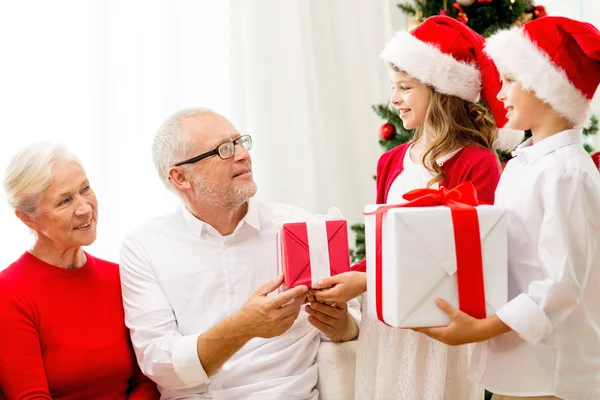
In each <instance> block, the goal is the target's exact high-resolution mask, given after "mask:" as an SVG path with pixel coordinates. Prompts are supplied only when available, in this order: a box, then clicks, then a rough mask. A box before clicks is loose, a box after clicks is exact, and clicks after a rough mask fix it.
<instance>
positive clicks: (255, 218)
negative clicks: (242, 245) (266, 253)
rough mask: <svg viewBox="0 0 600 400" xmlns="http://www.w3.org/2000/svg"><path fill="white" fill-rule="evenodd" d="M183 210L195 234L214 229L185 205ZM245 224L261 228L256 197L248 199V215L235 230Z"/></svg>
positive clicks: (184, 216)
mask: <svg viewBox="0 0 600 400" xmlns="http://www.w3.org/2000/svg"><path fill="white" fill-rule="evenodd" d="M181 211H182V213H183V219H184V220H185V222H186V224H187V225H188V227H189V228H190V230H191V231H192V233H193V234H194V235H195V236H197V237H201V236H202V234H204V233H206V232H207V230H208V229H209V228H210V229H213V228H212V227H211V226H210V225H209V224H207V223H206V222H204V221H202V220H201V219H198V218H196V216H194V214H192V213H191V212H190V210H188V209H187V207H186V206H185V205H182V206H181ZM244 224H248V225H249V226H251V227H253V228H254V229H256V230H260V220H259V215H258V204H257V201H256V199H255V198H254V197H252V198H251V199H250V200H248V211H247V212H246V215H245V216H244V218H242V220H241V221H240V223H239V224H238V226H237V227H236V228H235V231H237V230H238V229H239V228H240V227H241V226H242V225H244ZM235 231H234V232H235Z"/></svg>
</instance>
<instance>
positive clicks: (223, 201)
mask: <svg viewBox="0 0 600 400" xmlns="http://www.w3.org/2000/svg"><path fill="white" fill-rule="evenodd" d="M256 192H257V187H256V183H254V181H251V182H247V183H246V184H244V185H234V184H233V182H231V181H230V182H229V183H228V184H226V185H224V184H221V183H217V182H210V183H209V182H206V181H205V180H204V179H202V178H201V177H199V176H194V188H193V193H194V198H195V199H196V201H198V203H199V204H202V205H203V206H205V207H208V208H211V209H215V208H226V209H230V208H235V207H238V206H240V205H242V204H244V203H245V202H247V201H248V200H250V198H251V197H252V196H254V195H255V194H256Z"/></svg>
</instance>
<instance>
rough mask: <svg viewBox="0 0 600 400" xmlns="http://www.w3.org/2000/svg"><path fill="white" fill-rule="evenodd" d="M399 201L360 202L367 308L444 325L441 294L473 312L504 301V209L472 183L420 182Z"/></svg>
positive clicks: (417, 323)
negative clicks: (424, 185) (481, 197)
mask: <svg viewBox="0 0 600 400" xmlns="http://www.w3.org/2000/svg"><path fill="white" fill-rule="evenodd" d="M404 198H405V200H407V202H406V203H404V204H398V205H370V206H366V207H365V235H366V259H367V288H368V290H367V305H368V307H367V308H368V313H369V315H371V316H373V317H375V318H377V319H379V320H380V321H382V322H384V323H386V324H387V325H389V326H393V327H397V328H415V327H429V326H445V325H447V324H448V323H449V322H450V320H449V318H448V316H447V315H446V314H445V313H444V312H443V311H441V310H440V309H439V308H438V307H437V306H436V304H435V299H436V298H442V299H444V300H446V301H448V302H449V303H450V304H452V305H453V306H454V307H457V308H459V309H461V310H462V311H464V312H466V313H467V314H469V315H471V316H473V317H475V318H485V317H486V316H489V315H492V314H494V313H495V312H496V310H498V309H499V308H500V307H501V306H503V305H504V304H505V303H506V302H507V279H508V277H507V257H508V255H507V230H506V219H505V212H506V211H505V210H504V209H501V208H497V207H493V206H486V205H478V202H477V195H476V191H475V188H474V187H473V185H472V184H471V183H464V184H462V185H459V186H458V187H456V188H454V189H452V190H447V189H445V188H441V189H439V190H434V189H419V190H415V191H413V192H409V193H407V194H406V195H405V196H404Z"/></svg>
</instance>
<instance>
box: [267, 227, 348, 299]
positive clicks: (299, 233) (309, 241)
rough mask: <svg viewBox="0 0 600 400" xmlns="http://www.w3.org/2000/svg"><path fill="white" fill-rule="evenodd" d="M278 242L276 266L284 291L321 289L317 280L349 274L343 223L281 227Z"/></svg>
mask: <svg viewBox="0 0 600 400" xmlns="http://www.w3.org/2000/svg"><path fill="white" fill-rule="evenodd" d="M277 240H278V246H277V248H278V266H279V270H280V272H283V274H284V280H283V285H284V288H286V289H289V288H293V287H295V286H299V285H305V286H307V287H309V288H313V289H322V288H320V287H319V286H318V285H317V282H318V281H319V280H321V279H323V278H326V277H328V276H333V275H336V274H340V273H342V272H347V271H349V270H350V256H349V250H348V228H347V224H346V221H344V220H334V221H322V220H315V221H310V222H297V223H289V224H283V227H282V229H281V231H280V232H279V234H278V237H277Z"/></svg>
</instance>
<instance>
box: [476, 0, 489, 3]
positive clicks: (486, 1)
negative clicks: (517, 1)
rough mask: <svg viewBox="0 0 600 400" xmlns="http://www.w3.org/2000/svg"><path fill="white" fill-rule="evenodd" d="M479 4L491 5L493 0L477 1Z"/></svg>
mask: <svg viewBox="0 0 600 400" xmlns="http://www.w3.org/2000/svg"><path fill="white" fill-rule="evenodd" d="M477 2H478V3H491V2H492V0H477Z"/></svg>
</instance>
